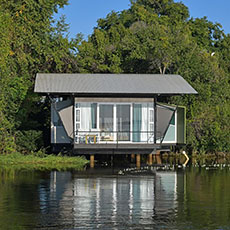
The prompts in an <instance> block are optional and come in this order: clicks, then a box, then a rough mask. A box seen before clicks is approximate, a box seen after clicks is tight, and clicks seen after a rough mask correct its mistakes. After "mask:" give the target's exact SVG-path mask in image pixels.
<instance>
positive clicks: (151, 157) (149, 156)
mask: <svg viewBox="0 0 230 230" xmlns="http://www.w3.org/2000/svg"><path fill="white" fill-rule="evenodd" d="M148 165H153V154H149V155H148Z"/></svg>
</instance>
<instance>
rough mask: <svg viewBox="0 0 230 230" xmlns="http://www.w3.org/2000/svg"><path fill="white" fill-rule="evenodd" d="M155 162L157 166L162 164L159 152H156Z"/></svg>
mask: <svg viewBox="0 0 230 230" xmlns="http://www.w3.org/2000/svg"><path fill="white" fill-rule="evenodd" d="M156 160H157V164H158V165H161V164H162V162H161V152H160V151H159V150H158V151H157V152H156Z"/></svg>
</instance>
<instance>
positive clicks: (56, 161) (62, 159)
mask: <svg viewBox="0 0 230 230" xmlns="http://www.w3.org/2000/svg"><path fill="white" fill-rule="evenodd" d="M87 163H88V161H87V160H86V159H85V158H84V157H68V156H54V155H44V156H43V157H39V156H34V155H22V154H20V153H14V154H9V155H0V167H1V168H9V167H11V168H17V169H37V170H68V169H76V170H81V169H83V168H84V166H85V165H86V164H87Z"/></svg>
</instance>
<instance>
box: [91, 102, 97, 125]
mask: <svg viewBox="0 0 230 230" xmlns="http://www.w3.org/2000/svg"><path fill="white" fill-rule="evenodd" d="M91 121H92V122H91V123H92V129H96V128H97V103H92V104H91Z"/></svg>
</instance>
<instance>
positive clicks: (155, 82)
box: [34, 73, 197, 98]
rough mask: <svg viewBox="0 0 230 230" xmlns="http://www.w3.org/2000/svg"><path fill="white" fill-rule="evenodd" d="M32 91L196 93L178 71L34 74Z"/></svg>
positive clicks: (113, 94)
mask: <svg viewBox="0 0 230 230" xmlns="http://www.w3.org/2000/svg"><path fill="white" fill-rule="evenodd" d="M34 92H36V93H40V94H43V95H46V94H49V95H73V96H76V97H149V98H150V97H151V98H152V97H154V96H173V95H183V94H197V91H196V90H195V89H193V88H192V86H191V85H190V84H189V83H188V82H187V81H185V79H184V78H182V77H181V76H180V75H161V74H40V73H39V74H37V76H36V81H35V88H34Z"/></svg>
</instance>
